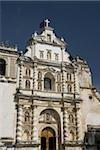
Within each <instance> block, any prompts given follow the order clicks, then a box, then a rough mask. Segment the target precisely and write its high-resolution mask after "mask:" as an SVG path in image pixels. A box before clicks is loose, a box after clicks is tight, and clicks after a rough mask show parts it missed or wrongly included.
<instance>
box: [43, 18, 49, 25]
mask: <svg viewBox="0 0 100 150" xmlns="http://www.w3.org/2000/svg"><path fill="white" fill-rule="evenodd" d="M44 21H45V24H46V27H48V26H49V23H50V21H49V20H48V19H46V20H44Z"/></svg>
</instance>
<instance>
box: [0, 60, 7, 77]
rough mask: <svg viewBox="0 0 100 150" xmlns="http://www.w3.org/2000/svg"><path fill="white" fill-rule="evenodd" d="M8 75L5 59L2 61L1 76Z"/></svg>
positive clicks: (0, 63) (0, 61)
mask: <svg viewBox="0 0 100 150" xmlns="http://www.w3.org/2000/svg"><path fill="white" fill-rule="evenodd" d="M5 73H6V62H5V60H4V59H0V75H5Z"/></svg>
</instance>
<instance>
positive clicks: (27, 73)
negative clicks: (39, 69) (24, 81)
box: [26, 69, 30, 77]
mask: <svg viewBox="0 0 100 150" xmlns="http://www.w3.org/2000/svg"><path fill="white" fill-rule="evenodd" d="M26 76H28V77H29V76H30V69H26Z"/></svg>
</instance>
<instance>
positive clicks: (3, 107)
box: [0, 82, 16, 138]
mask: <svg viewBox="0 0 100 150" xmlns="http://www.w3.org/2000/svg"><path fill="white" fill-rule="evenodd" d="M15 88H16V85H15V84H14V83H5V82H4V83H3V82H0V137H11V138H13V137H14V132H15V127H16V125H15V121H16V118H15V116H16V115H15V111H16V110H15V102H14V93H15Z"/></svg>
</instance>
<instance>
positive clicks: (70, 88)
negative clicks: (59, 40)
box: [67, 84, 72, 93]
mask: <svg viewBox="0 0 100 150" xmlns="http://www.w3.org/2000/svg"><path fill="white" fill-rule="evenodd" d="M67 90H68V93H71V92H72V86H71V85H70V84H68V86H67Z"/></svg>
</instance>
